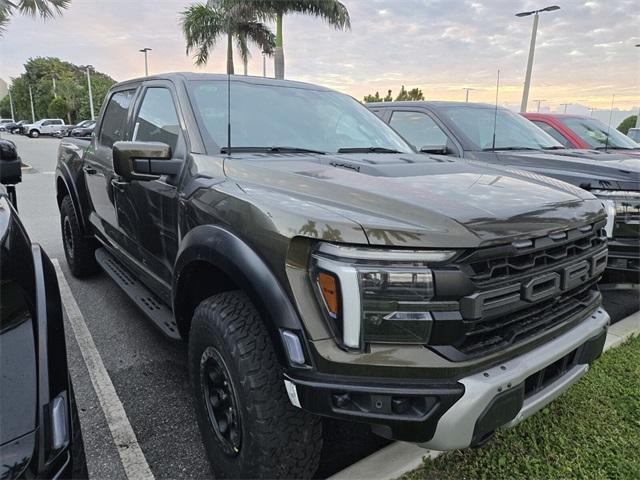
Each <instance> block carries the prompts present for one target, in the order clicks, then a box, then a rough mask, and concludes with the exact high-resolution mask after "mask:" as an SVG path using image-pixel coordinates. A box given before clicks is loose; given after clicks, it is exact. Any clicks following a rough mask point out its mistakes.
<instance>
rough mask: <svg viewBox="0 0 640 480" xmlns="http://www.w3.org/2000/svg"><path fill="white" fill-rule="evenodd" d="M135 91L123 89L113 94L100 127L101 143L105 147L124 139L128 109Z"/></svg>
mask: <svg viewBox="0 0 640 480" xmlns="http://www.w3.org/2000/svg"><path fill="white" fill-rule="evenodd" d="M133 93H134V90H123V91H121V92H116V93H114V94H113V95H111V98H110V99H109V103H108V104H107V108H106V110H105V111H104V118H103V119H102V126H101V128H100V143H101V144H102V145H104V146H105V147H111V146H113V144H114V143H115V142H119V141H120V140H124V132H125V129H126V128H127V111H128V110H129V105H130V104H131V98H132V97H133Z"/></svg>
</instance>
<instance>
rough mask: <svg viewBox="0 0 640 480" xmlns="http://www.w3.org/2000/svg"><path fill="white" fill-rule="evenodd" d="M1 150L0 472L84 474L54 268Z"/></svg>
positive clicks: (13, 157) (15, 163)
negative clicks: (20, 204)
mask: <svg viewBox="0 0 640 480" xmlns="http://www.w3.org/2000/svg"><path fill="white" fill-rule="evenodd" d="M0 154H1V157H0V179H1V181H2V183H3V184H7V185H8V186H7V187H5V186H3V185H0V478H2V479H3V480H5V479H13V478H87V466H86V461H85V454H84V446H83V441H82V433H81V430H80V423H79V419H78V411H77V407H76V404H75V398H74V394H73V387H72V385H71V381H70V378H69V371H68V369H67V354H66V347H65V335H64V324H63V317H62V307H61V302H60V293H59V291H58V282H57V278H56V273H55V270H54V268H53V265H52V264H51V261H50V260H49V258H48V257H47V255H46V254H45V253H44V251H43V250H42V248H40V246H39V245H37V244H33V243H31V241H30V240H29V237H28V235H27V232H26V231H25V229H24V227H23V225H22V224H21V222H20V219H19V218H18V214H17V210H16V208H15V190H14V185H15V184H16V183H19V182H20V175H21V174H20V159H19V157H18V155H17V152H16V149H15V145H14V144H13V143H12V142H9V141H7V140H0Z"/></svg>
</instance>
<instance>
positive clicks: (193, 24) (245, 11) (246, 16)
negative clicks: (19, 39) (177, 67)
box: [0, 0, 275, 74]
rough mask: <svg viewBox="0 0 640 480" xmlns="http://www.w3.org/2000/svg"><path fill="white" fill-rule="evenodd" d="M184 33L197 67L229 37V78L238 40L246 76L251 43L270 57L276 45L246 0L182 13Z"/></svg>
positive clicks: (211, 1)
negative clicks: (221, 40)
mask: <svg viewBox="0 0 640 480" xmlns="http://www.w3.org/2000/svg"><path fill="white" fill-rule="evenodd" d="M0 1H1V0H0ZM182 31H183V33H184V36H185V38H186V40H187V53H191V52H192V51H195V55H194V58H195V61H196V65H204V64H206V63H207V60H208V59H209V55H210V53H211V50H212V49H213V48H214V47H215V45H216V43H217V41H218V40H219V38H220V37H221V36H223V35H226V37H227V73H228V74H233V73H234V65H233V43H234V39H235V42H236V46H237V47H238V50H239V52H240V58H241V59H242V61H243V63H244V64H245V72H246V63H247V61H248V59H249V42H253V43H255V44H257V45H258V46H259V47H260V48H261V49H262V51H264V52H266V53H267V54H271V53H272V52H273V48H274V45H275V37H274V35H273V32H272V31H271V30H269V28H268V27H267V26H266V25H264V24H262V23H260V22H258V21H257V15H256V12H255V10H254V9H253V8H252V4H251V2H243V1H242V0H217V1H215V0H209V1H208V2H207V3H195V4H193V5H191V6H190V7H188V8H187V9H186V10H185V11H184V12H182Z"/></svg>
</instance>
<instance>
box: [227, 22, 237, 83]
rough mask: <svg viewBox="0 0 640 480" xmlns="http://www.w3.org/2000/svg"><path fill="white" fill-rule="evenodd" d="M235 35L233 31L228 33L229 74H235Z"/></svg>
mask: <svg viewBox="0 0 640 480" xmlns="http://www.w3.org/2000/svg"><path fill="white" fill-rule="evenodd" d="M234 73H235V72H234V71H233V35H232V34H231V32H229V33H228V34H227V74H228V75H233V74H234Z"/></svg>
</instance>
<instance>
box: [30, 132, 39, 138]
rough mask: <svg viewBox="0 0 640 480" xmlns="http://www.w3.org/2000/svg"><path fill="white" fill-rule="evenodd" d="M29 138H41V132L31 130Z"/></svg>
mask: <svg viewBox="0 0 640 480" xmlns="http://www.w3.org/2000/svg"><path fill="white" fill-rule="evenodd" d="M29 136H30V137H31V138H38V137H39V136H40V132H39V131H38V130H31V131H30V132H29Z"/></svg>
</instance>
